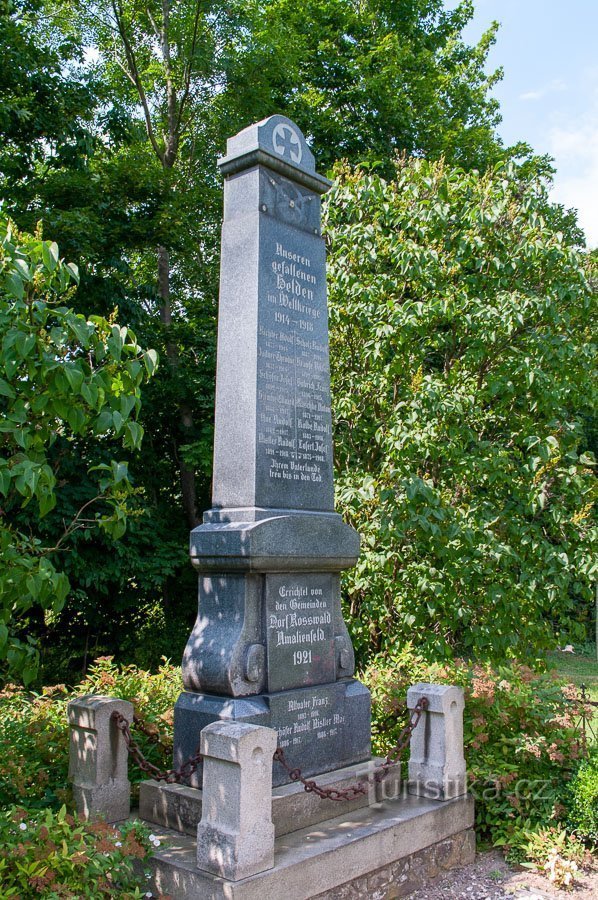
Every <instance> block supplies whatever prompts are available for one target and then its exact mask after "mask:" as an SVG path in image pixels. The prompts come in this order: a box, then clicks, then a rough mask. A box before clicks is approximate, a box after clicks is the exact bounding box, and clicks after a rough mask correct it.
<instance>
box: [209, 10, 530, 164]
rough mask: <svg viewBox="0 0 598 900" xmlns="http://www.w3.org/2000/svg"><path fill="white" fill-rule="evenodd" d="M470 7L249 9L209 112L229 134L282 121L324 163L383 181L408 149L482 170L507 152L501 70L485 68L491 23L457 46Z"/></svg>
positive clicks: (470, 13)
mask: <svg viewBox="0 0 598 900" xmlns="http://www.w3.org/2000/svg"><path fill="white" fill-rule="evenodd" d="M473 11H474V10H473V3H472V2H471V0H463V2H461V3H459V4H458V6H457V7H456V8H455V9H454V10H451V11H449V10H446V9H445V6H444V3H443V2H442V0H360V2H355V0H306V2H304V3H302V4H300V5H299V6H298V5H297V3H295V2H293V0H270V2H263V3H256V4H254V5H253V12H252V28H251V29H250V30H249V31H248V32H247V34H246V37H245V39H243V38H241V39H240V40H239V41H238V45H237V48H236V50H235V52H233V54H232V58H231V63H230V64H229V68H228V70H227V76H228V77H227V82H226V88H225V90H224V92H223V93H222V94H221V95H219V96H218V97H217V98H216V109H217V111H218V114H219V115H221V116H223V117H224V119H225V120H230V119H231V112H232V113H233V114H234V119H233V120H232V123H234V124H235V127H234V128H232V129H231V131H230V133H234V132H235V131H236V130H237V126H238V127H242V126H244V125H248V124H249V123H250V122H251V120H252V119H256V118H262V117H264V116H268V115H271V114H272V113H273V112H282V113H284V114H285V115H288V116H290V117H291V118H292V119H294V120H295V121H296V122H297V123H298V125H300V127H301V128H302V129H303V131H304V132H305V134H306V135H307V136H308V137H309V139H311V140H312V141H313V144H314V148H315V151H316V154H317V158H318V161H319V164H320V165H321V166H323V167H325V168H326V167H330V166H332V165H333V163H334V162H335V160H337V159H340V158H345V159H348V160H349V161H350V162H352V163H356V162H365V161H368V162H369V163H370V164H375V165H376V166H377V167H379V169H380V171H381V172H382V173H386V174H391V173H392V160H393V157H394V156H395V155H396V154H397V153H400V152H405V151H406V152H408V153H410V154H417V155H425V156H428V157H431V158H439V157H440V156H441V155H442V156H444V157H445V158H447V159H450V160H453V161H455V162H457V163H458V164H459V165H462V166H464V167H466V168H470V167H472V166H477V167H479V168H485V167H486V166H487V165H489V164H490V163H492V162H494V161H496V160H497V159H498V158H501V157H502V156H504V154H505V150H504V148H503V147H502V145H501V142H500V140H499V138H498V136H497V134H496V125H497V124H498V122H499V121H500V115H499V111H498V102H497V100H496V99H494V98H492V97H491V93H490V92H491V89H492V87H493V85H494V84H495V83H496V82H497V80H499V79H500V78H501V77H502V72H501V70H497V71H496V72H494V73H492V74H490V75H488V74H486V72H485V71H484V69H485V65H486V62H487V56H488V51H489V49H490V47H491V45H492V44H493V43H494V40H495V35H496V31H497V28H498V25H497V24H496V23H494V24H493V25H492V26H491V27H490V28H489V29H488V30H487V31H486V33H485V34H484V35H483V37H482V38H481V40H480V42H479V43H478V44H477V45H476V46H469V45H467V44H466V43H465V42H464V40H463V29H464V28H465V26H466V25H467V23H468V22H469V21H470V20H471V18H472V16H473ZM232 123H231V124H232ZM518 149H519V150H520V151H524V149H525V148H524V147H523V145H521V146H520V147H519V148H518ZM512 152H514V151H512Z"/></svg>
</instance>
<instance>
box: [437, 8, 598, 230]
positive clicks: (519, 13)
mask: <svg viewBox="0 0 598 900" xmlns="http://www.w3.org/2000/svg"><path fill="white" fill-rule="evenodd" d="M455 5H456V0H447V3H446V6H447V7H450V8H452V7H454V6H455ZM474 5H475V9H476V13H475V17H474V19H473V21H472V22H471V23H470V24H469V25H468V26H467V28H466V30H465V32H464V38H465V39H466V41H467V42H468V43H476V42H477V40H478V39H479V37H480V35H481V34H482V33H483V32H484V31H485V30H486V28H487V27H488V26H489V24H490V23H491V22H492V21H498V22H500V23H501V27H500V29H499V31H498V35H497V39H496V43H495V45H494V46H493V47H492V49H491V50H490V54H489V57H488V65H487V70H488V71H494V69H496V68H498V67H499V66H502V67H503V69H504V77H503V80H502V81H501V82H499V84H497V85H496V87H495V88H494V91H493V94H494V96H495V97H496V98H497V99H498V100H499V102H500V106H501V113H502V117H503V121H502V124H501V125H500V127H499V129H498V130H499V133H500V135H501V137H502V138H503V141H504V142H505V144H507V145H509V144H514V143H516V142H517V141H526V142H527V143H528V144H530V145H531V146H532V147H533V149H534V150H535V151H536V153H539V154H544V153H548V154H550V156H552V157H554V160H555V167H556V170H557V172H556V176H555V179H554V188H553V191H552V199H553V200H555V201H556V202H558V203H563V204H564V205H565V206H566V207H567V208H570V207H573V208H575V209H577V211H578V220H579V223H580V225H581V226H582V228H583V229H584V231H585V233H586V238H587V242H588V246H589V247H597V246H598V0H543V2H542V0H474Z"/></svg>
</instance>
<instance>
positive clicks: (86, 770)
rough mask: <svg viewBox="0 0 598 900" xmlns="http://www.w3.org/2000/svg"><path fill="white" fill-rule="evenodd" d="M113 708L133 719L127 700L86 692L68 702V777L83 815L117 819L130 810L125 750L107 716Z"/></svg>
mask: <svg viewBox="0 0 598 900" xmlns="http://www.w3.org/2000/svg"><path fill="white" fill-rule="evenodd" d="M113 712H119V713H121V715H123V716H124V717H125V718H126V719H127V720H128V722H129V724H130V723H131V722H132V721H133V704H132V703H129V702H128V701H127V700H115V699H114V698H113V697H102V696H100V695H98V694H87V695H85V696H84V697H78V698H77V699H76V700H71V702H70V703H69V705H68V717H69V725H70V746H69V779H70V780H71V781H72V783H73V795H74V798H75V805H76V807H77V812H78V813H79V815H80V816H81V817H82V818H84V819H92V818H97V817H101V818H103V819H105V821H106V822H119V821H120V820H121V819H126V818H127V817H128V815H129V813H130V808H131V783H130V781H129V779H128V777H127V768H128V750H127V747H126V744H125V741H124V738H123V735H122V733H121V732H120V731H119V730H118V728H117V727H116V724H115V722H114V721H113V720H112V719H111V718H110V717H111V715H112V713H113Z"/></svg>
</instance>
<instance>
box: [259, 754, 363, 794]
mask: <svg viewBox="0 0 598 900" xmlns="http://www.w3.org/2000/svg"><path fill="white" fill-rule="evenodd" d="M274 760H275V762H278V763H280V765H281V766H282V767H283V769H286V771H287V772H288V775H289V778H290V779H291V781H300V782H301V784H302V785H303V790H304V791H305V792H306V793H307V794H316V795H317V796H318V797H321V798H322V800H355V799H356V798H357V797H360V796H361V795H363V794H366V793H367V787H366V785H364V784H363V782H361V781H359V782H358V783H357V784H355V785H351V786H350V787H346V788H327V787H322V786H321V785H319V784H317V782H315V781H312V780H309V779H307V778H304V777H303V775H302V774H301V769H294V768H293V767H292V766H290V765H289V764H288V762H287V761H286V758H285V755H284V750H283V749H282V747H277V748H276V750H275V751H274Z"/></svg>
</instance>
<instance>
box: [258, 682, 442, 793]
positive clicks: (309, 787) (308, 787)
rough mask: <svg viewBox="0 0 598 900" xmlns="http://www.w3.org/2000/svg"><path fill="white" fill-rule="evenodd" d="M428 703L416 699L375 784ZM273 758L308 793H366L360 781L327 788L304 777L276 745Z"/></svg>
mask: <svg viewBox="0 0 598 900" xmlns="http://www.w3.org/2000/svg"><path fill="white" fill-rule="evenodd" d="M429 705H430V704H429V702H428V699H427V697H421V698H420V699H419V700H418V701H417V703H416V705H415V707H414V709H413V712H412V713H411V715H410V717H409V721H408V722H407V724H406V725H405V727H404V728H403V729H402V731H401V733H400V735H399V739H398V741H397V743H396V744H395V746H394V747H393V748H392V750H391V751H390V752H389V754H388V756H387V757H386V759H385V760H384V762H383V763H382V764H381V765H379V766H377V768H376V769H375V771H374V781H375V782H376V784H380V782H381V781H382V780H383V779H384V778H386V776H387V775H388V773H389V772H390V770H391V769H392V768H394V766H395V765H396V764H397V763H398V761H399V760H400V758H401V754H402V753H403V751H404V750H405V749H406V748H407V745H408V744H409V741H410V739H411V735H412V734H413V732H414V731H415V729H416V728H417V726H418V723H419V720H420V719H421V717H422V715H423V714H424V712H425V711H426V710H427V708H428V706H429ZM274 759H275V761H276V762H278V763H280V765H281V766H282V767H283V768H284V769H286V771H287V773H288V775H289V778H290V779H291V781H295V782H296V781H299V782H301V784H302V785H303V789H304V791H306V792H307V793H308V794H317V796H318V797H321V798H322V799H323V800H355V799H356V798H357V797H360V796H363V795H364V794H367V791H368V785H367V784H364V783H363V782H362V781H359V782H357V784H355V785H350V786H349V787H346V788H327V787H322V785H320V784H318V783H317V782H316V781H313V780H310V779H307V778H304V777H303V775H302V773H301V769H298V768H293V767H292V766H290V765H289V763H288V762H287V760H286V757H285V755H284V750H283V749H282V747H277V749H276V752H275V753H274Z"/></svg>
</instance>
